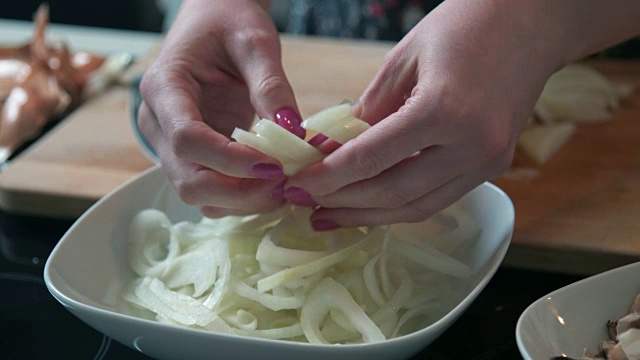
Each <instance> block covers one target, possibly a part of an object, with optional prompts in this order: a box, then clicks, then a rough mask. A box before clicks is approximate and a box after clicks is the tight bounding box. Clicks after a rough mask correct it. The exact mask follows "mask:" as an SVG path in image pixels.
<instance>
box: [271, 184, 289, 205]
mask: <svg viewBox="0 0 640 360" xmlns="http://www.w3.org/2000/svg"><path fill="white" fill-rule="evenodd" d="M285 182H286V180H285V181H282V182H280V183H279V184H278V185H276V186H275V187H274V188H273V189H272V190H271V197H272V198H274V199H276V200H284V199H285V198H284V183H285Z"/></svg>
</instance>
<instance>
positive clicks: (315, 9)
mask: <svg viewBox="0 0 640 360" xmlns="http://www.w3.org/2000/svg"><path fill="white" fill-rule="evenodd" d="M405 1H407V2H408V3H411V4H416V5H415V6H409V7H407V8H409V9H410V10H409V11H408V13H407V12H406V11H405V13H403V14H400V16H401V17H402V18H403V19H404V20H406V21H408V22H409V24H403V25H402V26H401V27H402V28H404V29H405V30H406V29H407V28H408V27H410V26H411V25H412V24H413V23H415V22H416V21H417V20H418V19H420V18H421V17H422V16H423V15H424V14H425V13H426V12H428V11H429V10H430V9H432V8H434V7H435V6H437V4H438V3H439V2H440V1H438V0H422V1H408V0H405ZM405 1H401V0H398V1H397V2H405ZM41 3H42V1H41V0H21V1H5V2H4V3H3V5H2V9H1V10H0V18H7V19H17V20H30V19H31V17H32V14H33V13H34V12H35V10H36V9H37V7H38V6H39V5H40V4H41ZM48 3H49V5H50V8H51V22H52V23H61V24H71V25H85V26H96V27H105V28H115V29H129V30H139V31H147V32H158V33H159V32H163V31H165V30H166V29H167V28H168V26H169V25H170V24H171V22H172V20H173V18H174V16H175V13H176V11H177V9H178V7H179V5H180V0H155V1H154V0H128V1H126V0H112V1H85V0H49V1H48ZM385 3H388V1H373V0H324V1H323V0H297V1H291V0H274V1H273V3H272V6H271V9H270V13H271V15H272V17H273V19H274V21H275V22H276V26H277V27H278V29H279V30H280V31H281V32H287V33H298V34H301V33H305V34H315V35H322V36H334V37H340V36H342V37H369V38H378V39H383V40H398V39H399V38H400V37H401V36H402V33H397V32H395V33H376V34H370V33H368V32H367V23H368V22H375V21H376V20H375V17H374V15H375V14H372V13H375V12H376V11H380V10H381V9H382V10H384V4H385ZM394 3H395V2H394ZM368 5H371V6H368ZM356 9H358V10H361V9H369V10H368V13H365V14H361V13H358V14H357V16H356V17H357V20H356V22H357V23H358V24H357V25H356V27H357V29H355V31H354V25H353V21H354V14H356ZM328 14H330V15H334V16H332V17H329V18H333V19H334V20H333V21H329V22H326V21H324V22H319V21H318V17H320V16H322V18H323V19H326V18H327V15H328ZM400 16H399V17H400ZM371 25H372V26H371V28H374V27H375V28H379V25H380V24H371ZM373 25H378V26H373ZM345 29H347V30H345ZM595 56H604V57H615V58H640V38H635V39H632V40H630V41H627V42H625V43H623V44H620V45H618V46H615V47H612V48H611V49H608V50H606V51H603V52H601V53H600V54H597V55H595Z"/></svg>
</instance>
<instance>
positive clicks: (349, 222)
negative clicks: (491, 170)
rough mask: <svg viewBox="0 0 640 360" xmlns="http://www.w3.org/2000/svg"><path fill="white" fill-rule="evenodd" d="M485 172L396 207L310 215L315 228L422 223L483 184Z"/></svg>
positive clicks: (443, 186) (453, 181)
mask: <svg viewBox="0 0 640 360" xmlns="http://www.w3.org/2000/svg"><path fill="white" fill-rule="evenodd" d="M485 175H486V174H482V175H480V174H475V175H462V176H459V177H457V178H455V179H453V180H451V181H449V182H447V183H446V184H444V185H442V186H441V187H439V188H437V189H436V190H434V191H432V192H430V193H428V194H426V195H424V196H422V197H420V198H418V199H416V200H414V201H412V202H410V203H408V204H406V205H405V206H402V207H400V208H397V209H381V208H377V209H349V208H340V209H327V208H320V209H318V210H316V211H315V212H314V213H313V214H312V215H311V218H310V221H311V225H312V226H313V228H314V229H315V230H317V231H324V230H332V229H336V228H338V227H354V226H363V225H369V226H374V225H387V224H395V223H399V222H421V221H425V220H427V219H428V218H430V217H431V216H433V215H434V214H435V213H437V212H438V211H440V210H442V209H444V208H446V207H448V206H450V205H451V204H453V203H454V202H456V201H457V200H458V199H460V198H461V197H462V196H463V195H464V194H466V193H468V192H469V191H471V190H473V189H474V188H476V187H477V186H478V185H480V184H482V183H483V181H484V179H485V178H486V176H485Z"/></svg>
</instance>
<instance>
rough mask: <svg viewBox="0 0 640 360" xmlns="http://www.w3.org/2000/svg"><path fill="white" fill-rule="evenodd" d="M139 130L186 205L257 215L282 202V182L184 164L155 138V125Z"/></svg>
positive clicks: (157, 131)
mask: <svg viewBox="0 0 640 360" xmlns="http://www.w3.org/2000/svg"><path fill="white" fill-rule="evenodd" d="M145 114H148V112H147V110H142V109H141V115H145ZM141 119H148V116H146V115H145V116H141ZM141 129H142V130H143V132H144V133H145V134H149V135H148V136H149V137H150V138H153V139H154V141H153V143H152V145H153V147H154V148H155V149H156V150H157V151H158V154H159V156H160V159H161V163H162V167H163V168H164V170H165V172H166V173H167V176H168V177H169V180H170V181H171V183H172V184H173V186H174V188H175V189H176V191H177V193H178V195H179V196H180V198H181V199H182V201H184V202H185V203H187V204H189V205H197V206H214V207H223V208H227V209H245V210H250V211H252V212H260V211H266V210H269V209H272V208H273V207H274V206H278V205H279V204H281V203H282V202H283V201H284V197H283V195H282V191H280V188H281V186H282V181H265V180H260V179H243V178H236V177H230V176H227V175H224V174H221V173H219V172H216V171H214V170H211V169H208V168H205V167H203V166H201V165H198V164H194V163H191V162H188V161H185V160H183V159H180V158H178V157H177V156H175V154H173V152H171V149H170V146H169V145H168V141H166V139H165V138H164V137H161V136H158V134H160V133H161V130H160V128H159V126H158V124H157V123H156V122H154V121H145V120H141Z"/></svg>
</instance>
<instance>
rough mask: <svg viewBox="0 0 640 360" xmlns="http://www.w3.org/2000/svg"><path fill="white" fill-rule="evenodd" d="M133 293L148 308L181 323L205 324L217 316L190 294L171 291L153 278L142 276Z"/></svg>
mask: <svg viewBox="0 0 640 360" xmlns="http://www.w3.org/2000/svg"><path fill="white" fill-rule="evenodd" d="M134 294H135V295H136V296H137V297H138V298H139V299H140V300H141V301H142V302H143V303H144V306H145V307H146V308H148V309H149V310H151V311H154V312H156V313H158V314H160V315H162V316H165V317H166V318H168V319H171V320H173V321H175V322H177V323H180V324H183V325H199V326H205V325H207V324H209V323H210V322H212V321H213V320H215V319H216V318H217V317H218V315H216V313H214V312H213V311H211V309H209V308H208V307H206V306H204V305H203V304H202V303H200V302H198V301H197V300H195V299H194V298H192V297H191V296H187V295H183V294H180V293H177V292H175V291H171V290H169V289H168V288H167V287H166V286H164V284H163V283H162V281H160V280H158V279H155V278H150V277H145V278H143V279H142V281H140V283H139V284H138V285H137V286H136V288H135V290H134Z"/></svg>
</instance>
